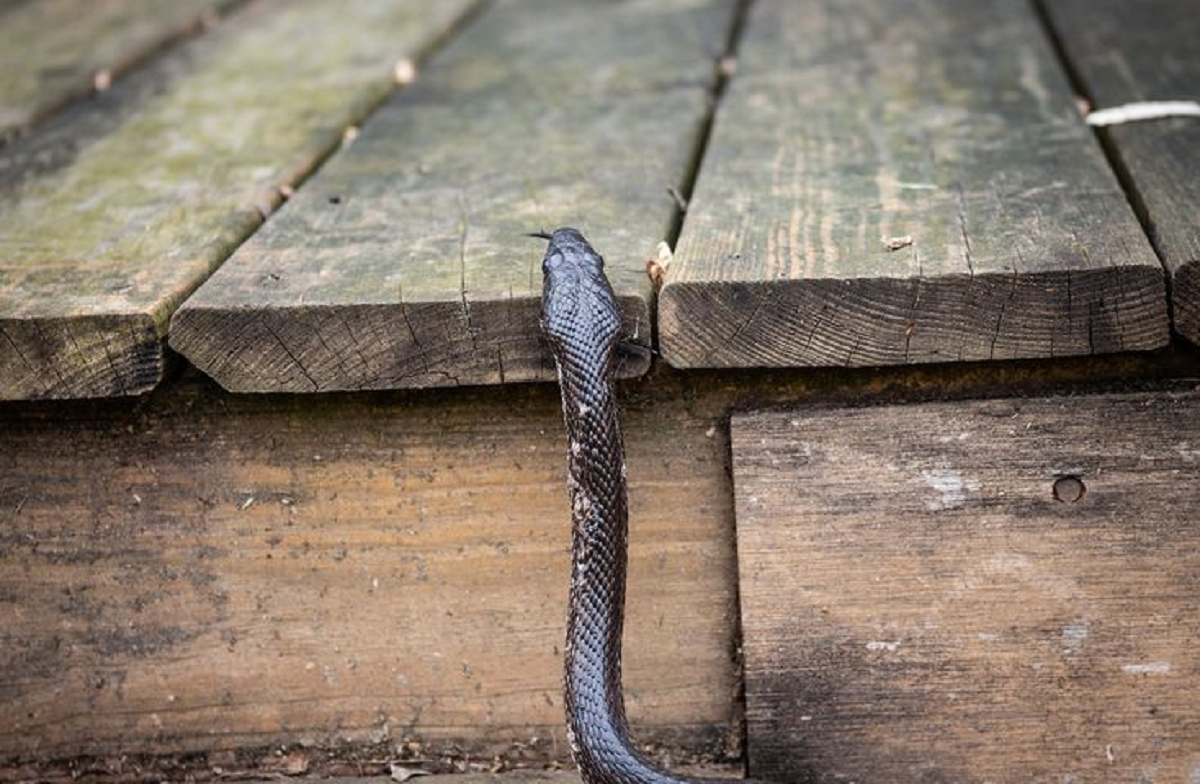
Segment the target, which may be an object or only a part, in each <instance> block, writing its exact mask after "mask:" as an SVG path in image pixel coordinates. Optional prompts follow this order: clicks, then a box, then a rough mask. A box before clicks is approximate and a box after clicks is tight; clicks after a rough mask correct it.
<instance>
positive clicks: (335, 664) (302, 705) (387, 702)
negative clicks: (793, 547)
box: [0, 383, 740, 763]
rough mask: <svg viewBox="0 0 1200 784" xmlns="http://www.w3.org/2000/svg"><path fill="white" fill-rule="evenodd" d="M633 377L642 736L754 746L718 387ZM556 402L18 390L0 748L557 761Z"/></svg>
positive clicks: (1, 467) (0, 633) (565, 561)
mask: <svg viewBox="0 0 1200 784" xmlns="http://www.w3.org/2000/svg"><path fill="white" fill-rule="evenodd" d="M665 393H669V390H667V391H666V392H665ZM625 400H626V405H625V410H624V413H625V425H626V426H625V432H626V435H627V441H628V449H629V470H630V484H631V489H630V499H631V513H632V516H633V523H632V533H631V537H630V538H631V548H632V549H631V577H630V589H629V608H628V616H627V617H628V637H627V643H628V645H627V651H626V659H625V661H626V674H627V678H626V680H627V690H626V697H627V700H628V707H629V713H630V718H631V721H632V722H633V724H634V727H635V730H636V735H637V738H638V740H639V741H641V742H643V743H649V744H653V745H654V746H657V747H660V748H665V749H671V750H677V751H678V750H683V751H686V752H688V753H689V754H690V755H698V754H699V755H703V754H716V755H718V756H720V755H722V754H724V753H727V752H731V753H733V754H736V753H737V752H738V749H737V743H738V738H739V735H740V733H739V727H740V723H739V720H738V714H737V713H736V706H735V703H734V700H733V697H734V695H735V693H736V690H737V680H736V668H735V664H734V653H733V651H734V642H733V630H734V626H735V616H736V592H735V586H734V577H733V575H734V570H735V565H734V554H733V528H732V493H731V492H730V489H729V479H728V473H727V472H728V442H727V440H726V437H725V432H724V430H723V429H721V428H719V424H720V417H721V413H720V412H719V411H718V410H716V409H715V408H714V407H713V406H712V404H711V402H710V403H709V404H708V405H706V406H701V408H702V409H703V410H705V411H706V413H704V414H700V415H697V414H696V413H695V406H691V405H689V406H687V407H675V406H666V407H664V406H661V405H657V404H656V401H657V397H656V395H652V394H649V393H643V394H641V395H637V396H631V395H626V396H625ZM72 412H73V413H72ZM561 416H562V413H561V406H560V402H559V399H558V392H557V390H556V389H555V388H554V387H552V386H549V385H540V386H530V385H514V386H512V387H508V388H503V389H500V390H498V389H495V388H491V389H487V390H480V391H478V392H471V391H469V390H462V391H451V390H441V391H439V392H438V394H436V395H429V394H427V395H423V396H422V395H420V394H419V393H409V394H408V395H407V396H406V395H404V394H400V393H395V394H389V395H383V394H379V395H375V396H362V395H359V396H337V395H333V396H320V397H312V396H303V397H237V396H233V395H229V394H225V393H222V392H221V391H220V390H218V389H216V388H215V386H214V385H212V384H211V383H198V384H184V385H171V386H170V387H169V388H165V389H163V390H161V391H159V392H156V393H154V394H153V395H152V396H151V397H150V398H149V399H148V400H146V401H145V402H142V403H137V402H134V401H129V402H123V401H111V402H107V403H104V404H99V403H97V404H94V405H91V406H87V407H80V408H76V409H66V410H64V409H63V408H62V407H54V408H50V407H41V408H38V407H26V408H22V409H20V410H19V411H10V412H9V415H8V416H7V417H6V418H5V419H4V421H3V422H2V424H0V615H2V616H3V618H4V619H5V620H4V623H3V624H0V761H12V760H14V759H21V758H23V759H27V760H28V759H35V760H41V761H43V762H46V763H49V762H50V761H52V760H54V759H57V758H62V757H75V756H77V755H118V756H119V755H122V754H131V755H132V754H175V755H179V754H183V753H186V752H200V751H211V750H220V749H226V750H239V749H257V748H262V747H266V746H268V745H275V746H276V747H277V746H278V745H279V744H296V743H299V744H302V745H305V746H308V747H314V748H323V749H331V750H334V751H336V750H338V749H342V748H376V747H384V748H388V747H393V746H396V745H399V744H402V743H403V742H407V741H418V742H420V743H422V744H424V748H425V749H426V752H427V753H428V754H430V755H437V754H438V750H439V749H442V750H444V749H446V748H447V747H448V746H450V745H451V744H453V745H454V746H455V747H456V748H457V753H458V754H470V755H471V756H473V757H476V758H478V757H480V756H483V758H485V759H487V760H490V759H491V755H492V754H494V753H511V752H512V748H513V744H514V743H521V744H525V745H526V746H527V747H528V749H529V750H530V752H531V753H532V754H534V756H535V757H537V758H540V759H542V760H546V759H550V758H556V759H564V758H565V757H566V756H567V754H568V748H567V743H566V738H565V736H564V735H563V730H562V726H563V713H562V711H563V708H562V702H561V696H560V689H561V682H562V649H561V646H562V641H563V637H564V621H565V608H566V604H565V602H566V594H567V582H568V574H569V559H570V554H569V543H570V516H569V509H568V507H567V496H566V484H565V482H566V479H565V465H566V462H565V461H566V457H565V449H566V444H565V437H564V435H563V432H562V422H561ZM314 753H315V752H314Z"/></svg>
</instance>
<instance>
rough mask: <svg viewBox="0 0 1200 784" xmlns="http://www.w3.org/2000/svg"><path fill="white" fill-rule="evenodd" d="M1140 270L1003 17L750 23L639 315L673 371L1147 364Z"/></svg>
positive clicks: (876, 9)
mask: <svg viewBox="0 0 1200 784" xmlns="http://www.w3.org/2000/svg"><path fill="white" fill-rule="evenodd" d="M1167 332H1168V323H1167V317H1166V301H1165V294H1164V283H1163V274H1162V269H1161V266H1160V265H1159V264H1158V261H1157V259H1156V258H1155V257H1154V254H1153V252H1152V250H1151V248H1150V247H1149V245H1148V243H1147V242H1146V238H1145V236H1144V234H1143V233H1142V231H1141V229H1140V227H1139V225H1138V223H1137V221H1136V219H1135V218H1134V215H1133V213H1132V212H1131V210H1130V208H1129V206H1128V205H1127V204H1126V202H1125V199H1124V196H1123V195H1122V192H1121V190H1120V188H1119V186H1118V183H1117V181H1116V178H1115V177H1114V175H1113V174H1112V172H1111V171H1110V170H1109V168H1108V166H1107V165H1106V163H1105V161H1104V158H1103V156H1102V154H1101V151H1100V149H1099V146H1098V145H1097V144H1096V142H1095V140H1094V139H1093V138H1092V134H1091V132H1090V131H1089V130H1088V129H1087V127H1086V126H1085V125H1084V124H1083V121H1082V120H1081V118H1080V116H1079V113H1078V111H1077V110H1076V109H1075V106H1074V102H1073V98H1072V95H1071V93H1070V90H1069V88H1068V85H1067V82H1066V80H1065V78H1064V76H1063V75H1062V73H1060V66H1059V65H1058V64H1057V62H1056V61H1055V58H1054V57H1053V55H1052V53H1051V51H1050V47H1049V46H1048V43H1047V42H1046V40H1045V37H1044V34H1043V32H1042V30H1041V29H1039V27H1038V25H1037V22H1036V19H1035V17H1034V15H1033V14H1032V13H1031V12H1030V9H1029V8H1027V7H1026V6H1025V5H1024V4H1021V3H969V4H964V3H958V2H954V0H912V1H909V0H890V1H889V2H877V0H852V1H851V2H842V1H841V0H838V1H836V2H835V0H812V1H811V2H804V3H787V2H782V1H781V0H762V2H758V3H755V4H754V5H753V8H752V10H751V13H750V18H749V20H748V22H747V30H746V35H745V37H744V40H743V41H742V44H741V50H740V55H739V63H738V73H737V76H736V77H735V78H734V80H733V82H732V84H731V87H730V89H729V91H728V93H727V95H726V97H725V99H724V101H723V102H722V105H721V107H720V110H719V112H718V116H717V119H716V124H715V128H714V133H713V138H712V140H711V143H710V144H709V146H708V148H707V152H706V155H705V159H704V163H703V165H702V167H701V169H700V176H699V180H698V183H697V187H696V191H695V194H694V196H693V199H692V203H691V205H690V207H689V209H688V213H687V220H686V222H685V224H684V227H683V233H682V236H681V237H680V241H679V245H678V249H677V252H676V254H675V258H674V260H673V261H672V263H671V266H670V269H669V271H668V274H667V280H666V284H665V286H664V288H663V291H662V293H661V297H660V312H659V335H660V339H661V341H662V351H663V355H664V357H665V358H666V359H667V360H668V361H670V362H671V363H672V364H674V365H676V366H680V367H702V366H707V367H729V366H739V367H746V366H764V365H766V366H779V365H849V366H868V365H886V364H898V363H918V362H942V361H954V360H967V359H985V360H986V359H1011V358H1017V357H1059V356H1063V355H1069V354H1088V353H1099V352H1108V351H1120V350H1137V349H1145V348H1151V347H1154V346H1158V345H1162V344H1163V343H1164V341H1166V340H1167Z"/></svg>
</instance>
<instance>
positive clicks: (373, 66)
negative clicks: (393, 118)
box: [0, 0, 471, 399]
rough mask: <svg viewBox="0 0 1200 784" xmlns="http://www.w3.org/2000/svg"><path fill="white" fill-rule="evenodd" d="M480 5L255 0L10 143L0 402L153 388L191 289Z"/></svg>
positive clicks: (3, 207)
mask: <svg viewBox="0 0 1200 784" xmlns="http://www.w3.org/2000/svg"><path fill="white" fill-rule="evenodd" d="M470 6H471V3H470V2H469V0H448V1H442V0H424V1H423V2H403V1H402V0H388V1H387V2H379V3H365V2H364V3H353V4H340V3H327V2H322V1H321V0H289V1H288V2H270V1H268V2H258V3H253V4H252V5H251V6H250V7H248V8H247V9H246V10H245V11H244V12H242V13H239V14H237V15H236V16H235V17H234V18H231V19H230V20H229V22H228V24H225V25H221V26H219V27H218V28H217V29H216V30H213V31H212V32H210V33H209V34H207V35H204V36H200V37H199V38H197V39H195V40H192V41H189V42H187V43H186V44H184V45H182V46H180V47H179V48H178V49H177V50H175V51H173V52H172V53H170V54H169V55H167V56H164V57H162V58H159V59H157V60H156V61H155V62H154V63H152V64H151V65H149V66H147V67H146V68H144V69H141V70H139V71H137V72H136V73H133V74H131V75H130V76H129V77H128V78H126V79H124V80H121V81H119V82H118V83H117V84H116V85H115V86H114V87H113V89H111V90H110V91H108V92H106V93H104V94H103V95H101V96H99V97H98V98H97V99H96V100H95V101H90V102H88V103H86V104H82V105H79V106H76V107H74V108H72V109H71V110H70V111H67V112H63V113H61V114H60V115H58V116H57V117H56V118H55V119H54V120H53V121H51V122H49V123H47V124H46V125H45V126H43V127H42V128H39V130H38V133H36V134H32V135H30V136H27V137H25V138H23V139H20V140H18V141H17V142H16V143H14V144H10V145H7V146H5V147H4V148H2V149H0V399H13V398H39V397H55V398H64V397H95V396H108V395H132V394H137V393H140V392H144V391H146V390H147V389H150V388H152V387H153V386H154V385H155V384H156V383H157V382H158V380H159V378H160V376H161V374H162V367H163V345H162V341H163V338H164V336H165V333H166V329H167V322H168V319H169V318H170V316H171V314H172V313H173V312H174V310H175V308H176V307H177V306H178V305H179V303H180V302H182V301H183V299H184V298H185V297H186V296H187V295H188V294H189V293H191V292H192V291H193V290H194V289H195V288H196V286H198V285H199V284H200V283H201V282H202V281H203V280H204V279H205V278H206V277H207V276H208V275H209V274H210V273H211V272H212V271H213V269H215V268H216V267H217V266H218V265H220V264H221V262H222V261H224V260H225V258H226V257H227V256H228V255H229V253H230V252H232V250H233V249H234V248H235V247H236V246H237V245H238V244H239V243H240V242H241V241H242V240H243V239H244V238H245V237H246V236H247V235H248V234H250V233H251V232H252V231H254V230H255V229H256V228H257V227H258V226H259V224H260V223H261V222H262V220H263V217H264V216H265V215H267V214H269V213H270V212H271V210H273V209H274V208H275V207H276V206H277V205H278V204H279V203H280V201H281V199H282V198H283V197H282V195H281V188H285V187H290V186H291V185H292V184H294V183H296V182H297V181H298V180H299V179H301V178H302V177H303V176H304V175H305V174H307V173H308V172H309V171H311V170H312V168H313V167H314V166H315V165H316V164H317V163H318V162H319V161H320V160H321V159H322V158H323V157H324V156H325V155H327V154H328V152H329V151H330V150H331V149H333V148H335V147H336V146H337V145H338V143H339V142H340V141H341V139H342V134H343V131H344V130H345V128H346V126H347V125H350V124H352V123H356V122H358V121H359V120H361V119H362V117H363V116H364V115H365V114H366V113H367V112H368V111H369V110H370V109H371V108H372V107H374V106H375V105H376V104H377V103H378V102H379V100H380V99H382V98H383V97H384V96H386V95H387V94H388V92H389V91H390V90H392V88H393V87H394V85H395V70H396V62H397V60H403V59H405V58H415V57H418V56H419V55H420V54H421V53H422V52H424V51H425V49H426V48H428V47H429V46H430V45H432V43H433V42H434V41H435V40H436V39H437V38H438V37H439V36H441V35H442V34H443V33H445V32H446V31H447V29H448V28H449V27H450V26H451V25H452V24H453V23H454V22H455V21H456V20H457V19H459V18H460V17H461V16H462V14H463V13H464V12H465V11H466V10H467V9H468V8H469V7H470ZM18 10H19V9H18ZM14 13H16V12H15V11H14Z"/></svg>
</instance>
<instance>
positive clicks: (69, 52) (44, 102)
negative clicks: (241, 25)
mask: <svg viewBox="0 0 1200 784" xmlns="http://www.w3.org/2000/svg"><path fill="white" fill-rule="evenodd" d="M236 2H238V0H180V2H172V3H162V2H158V1H157V0H41V2H36V3H21V4H19V5H17V4H14V5H13V6H12V7H11V8H8V7H0V142H2V141H4V140H5V139H6V138H8V137H11V136H14V135H16V134H18V133H20V132H21V131H24V130H26V129H28V128H29V127H30V126H31V125H33V124H34V123H35V122H38V121H39V120H41V119H43V118H44V117H45V116H46V115H48V114H50V113H51V112H53V111H54V110H55V109H58V108H60V107H62V106H64V105H65V104H67V103H68V102H69V101H71V100H72V99H75V98H79V97H81V96H84V95H87V94H88V93H90V92H92V91H97V92H103V91H104V90H106V89H108V88H109V87H110V86H111V83H112V80H113V79H115V78H117V77H119V76H121V75H122V74H123V72H125V71H126V70H128V69H129V68H131V67H133V66H135V65H137V64H138V63H140V62H142V61H143V60H145V59H146V58H147V57H149V56H150V55H152V54H154V53H155V52H158V51H160V50H161V49H163V48H164V47H166V46H168V45H170V44H171V43H172V42H173V41H175V40H177V39H179V38H182V37H183V36H185V35H187V34H189V33H191V32H193V31H195V30H197V29H199V28H201V27H204V26H209V25H214V24H217V23H218V21H219V19H220V16H219V15H220V14H221V13H222V12H224V11H225V10H226V9H228V8H229V7H230V6H232V5H235V4H236Z"/></svg>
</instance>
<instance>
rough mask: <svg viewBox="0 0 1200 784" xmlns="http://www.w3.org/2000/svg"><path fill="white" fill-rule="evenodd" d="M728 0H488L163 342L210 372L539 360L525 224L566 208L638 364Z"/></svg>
mask: <svg viewBox="0 0 1200 784" xmlns="http://www.w3.org/2000/svg"><path fill="white" fill-rule="evenodd" d="M734 6H735V3H733V2H730V1H729V0H672V1H671V2H660V1H652V0H638V1H637V2H629V3H620V4H613V3H591V2H556V3H548V2H520V1H518V0H513V1H511V2H503V1H502V2H498V3H495V4H494V5H492V6H491V7H489V9H488V10H487V11H485V12H484V13H483V14H482V15H481V16H480V18H479V19H478V20H477V21H476V22H474V23H473V24H472V25H471V26H470V27H469V28H468V29H467V30H465V31H464V32H463V34H462V35H461V36H459V37H457V38H456V39H455V40H454V41H452V42H451V43H450V44H449V45H448V46H447V47H446V48H445V49H444V50H442V51H440V52H439V53H438V54H437V55H436V56H435V57H433V58H431V61H430V63H429V65H428V67H427V69H426V70H425V71H424V72H423V73H422V74H421V75H420V77H419V78H418V80H417V82H416V84H414V85H413V86H412V88H411V89H408V90H405V91H404V92H403V93H401V94H399V95H397V96H395V97H394V98H393V99H392V100H391V101H390V102H389V103H388V105H386V106H385V107H384V108H383V109H381V110H380V111H379V112H378V113H377V114H375V115H374V116H372V118H371V120H370V121H369V122H368V123H366V125H365V126H364V127H363V129H362V133H361V134H360V135H359V137H358V139H357V141H356V142H355V143H354V145H353V146H351V147H350V148H348V149H347V150H345V151H343V152H341V153H340V154H338V155H337V156H336V157H335V158H334V159H332V160H331V161H330V162H329V164H328V165H326V166H325V167H324V168H323V169H322V171H321V172H320V174H319V175H318V176H317V177H315V178H314V179H313V180H312V181H311V182H309V183H307V184H306V185H305V187H304V188H303V189H302V190H301V191H300V192H299V193H298V194H297V195H296V197H295V198H294V199H292V200H291V201H290V202H289V203H288V204H287V205H286V206H285V207H284V209H282V210H280V212H279V213H278V214H277V215H275V216H274V217H273V218H272V219H271V221H270V222H269V223H268V224H267V225H266V226H264V227H263V230H262V231H260V232H259V233H258V234H256V235H255V236H254V238H253V239H252V240H250V241H249V242H248V243H246V244H245V245H244V246H242V247H241V248H239V250H238V252H237V253H236V254H235V255H234V257H233V258H232V259H230V261H229V263H228V264H226V265H225V266H224V267H223V268H222V270H221V271H220V273H219V274H218V275H216V276H214V277H213V278H212V279H210V280H209V281H208V283H206V284H205V285H204V286H203V287H202V288H201V289H200V290H199V291H198V292H197V293H196V294H195V295H194V296H193V297H192V298H191V299H189V300H188V302H187V303H185V305H184V306H183V308H182V309H181V310H180V311H179V313H178V314H177V315H176V316H175V319H174V321H173V323H172V327H171V345H172V347H173V348H175V349H176V350H177V351H179V352H180V353H181V354H183V355H184V356H186V357H187V358H188V359H189V360H191V361H192V362H193V363H194V364H196V365H197V366H198V367H199V368H201V369H202V370H204V371H205V372H206V373H208V374H210V375H211V376H212V377H213V378H215V379H216V380H217V381H219V382H220V383H221V384H222V385H223V386H225V387H226V388H227V389H231V390H236V391H259V392H261V391H291V392H312V391H325V390H335V389H343V390H350V389H368V388H389V387H424V386H450V385H458V384H481V383H500V382H511V381H529V380H535V379H550V378H553V377H554V370H553V363H552V362H551V360H550V357H549V352H548V351H547V349H546V347H545V345H544V343H543V341H542V339H541V335H540V330H539V328H538V321H537V319H538V313H539V309H540V296H541V286H542V282H541V266H540V261H541V257H542V254H543V253H544V251H545V243H544V242H543V241H538V240H533V239H530V238H528V237H525V236H523V235H524V234H525V233H526V232H530V231H537V230H539V229H553V228H555V227H557V226H559V225H564V224H565V225H574V226H576V227H577V228H579V229H581V230H582V231H583V232H584V233H585V235H587V236H588V238H589V239H590V240H591V241H592V243H593V244H594V245H595V247H596V248H597V249H598V250H599V251H600V253H602V254H603V255H604V256H605V259H606V263H607V266H606V269H607V272H608V274H609V277H610V279H611V280H612V282H613V285H614V287H615V289H616V292H617V295H618V297H619V298H620V301H621V304H622V306H623V308H624V316H625V336H624V337H625V344H626V348H627V352H626V358H625V361H624V362H623V364H622V371H623V373H624V374H625V375H632V374H637V373H640V372H643V371H644V370H645V369H646V367H647V366H648V364H649V358H648V351H647V349H646V347H647V346H648V345H649V343H650V336H651V325H650V322H651V318H650V308H651V299H652V286H651V283H650V281H649V279H648V278H647V276H646V272H645V269H646V262H647V260H649V259H651V258H654V257H655V254H656V246H657V244H658V243H659V242H660V241H662V240H663V239H665V238H667V236H668V234H669V232H670V229H671V226H672V223H673V221H674V220H675V215H676V206H675V201H674V199H673V198H672V196H671V194H670V193H669V190H670V189H671V188H681V187H683V185H684V183H685V180H686V178H687V176H688V172H689V167H690V165H691V161H692V158H693V156H694V151H695V149H696V146H697V144H698V142H699V136H700V132H701V129H702V127H703V124H704V122H705V119H706V116H707V113H708V102H709V98H710V95H709V93H710V88H711V87H712V85H713V84H714V81H715V78H716V67H715V66H716V60H717V59H718V58H719V56H720V55H721V53H722V52H723V51H724V48H725V43H726V39H727V37H728V35H729V28H730V25H731V24H732V21H733V12H734Z"/></svg>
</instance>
